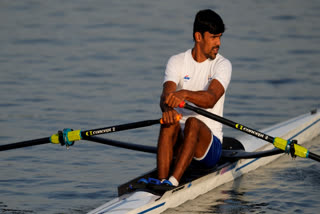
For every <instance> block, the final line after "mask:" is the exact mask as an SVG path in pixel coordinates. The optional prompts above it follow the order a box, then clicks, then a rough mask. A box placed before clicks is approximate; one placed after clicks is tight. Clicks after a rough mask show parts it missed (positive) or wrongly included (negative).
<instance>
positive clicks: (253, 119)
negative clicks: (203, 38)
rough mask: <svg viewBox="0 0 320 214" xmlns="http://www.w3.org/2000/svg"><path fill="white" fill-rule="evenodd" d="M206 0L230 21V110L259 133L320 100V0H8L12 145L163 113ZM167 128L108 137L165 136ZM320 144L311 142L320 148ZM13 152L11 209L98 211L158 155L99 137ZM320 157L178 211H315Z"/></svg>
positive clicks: (265, 171)
mask: <svg viewBox="0 0 320 214" xmlns="http://www.w3.org/2000/svg"><path fill="white" fill-rule="evenodd" d="M203 8H211V9H214V10H216V11H217V12H218V13H219V14H220V15H221V16H222V18H223V19H224V21H225V23H226V26H227V31H226V33H225V34H224V36H223V40H222V42H223V43H222V47H221V51H220V52H221V54H222V55H223V56H225V57H227V58H228V59H230V60H231V62H232V64H233V76H232V82H231V85H230V88H229V89H228V91H227V99H226V104H225V116H226V117H227V118H230V119H232V120H234V121H239V122H241V123H243V124H246V125H248V126H250V127H253V128H256V129H260V128H263V127H266V126H269V125H272V124H274V123H277V122H280V121H283V120H286V119H288V118H291V117H293V116H296V115H298V114H302V113H305V112H307V111H309V110H310V109H313V108H317V107H319V97H320V96H319V93H318V92H319V89H320V87H319V85H320V72H319V67H320V61H319V60H318V59H319V57H320V45H319V44H320V25H319V24H318V23H319V20H320V15H319V14H320V13H319V11H320V3H319V2H318V1H316V0H314V1H312V0H307V1H297V0H291V1H289V0H284V1H259V0H255V1H254V0H244V1H241V3H238V2H237V1H228V2H220V3H216V2H213V1H209V0H204V1H198V2H195V1H187V2H186V1H174V2H172V1H167V0H166V1H146V0H140V1H134V2H131V1H111V0H110V1H98V0H95V1H62V0H60V1H39V0H33V1H31V0H26V1H1V3H0V29H1V33H0V45H1V50H0V130H1V131H0V143H1V144H6V143H13V142H18V141H22V140H30V139H36V138H42V137H47V136H50V135H52V134H54V133H56V132H57V131H58V130H61V129H63V128H73V129H83V130H86V129H92V128H98V127H105V126H109V125H116V124H123V123H128V122H134V121H140V120H144V119H155V118H159V117H160V115H161V114H160V109H159V107H158V103H159V96H160V93H161V86H162V80H163V72H164V69H165V65H166V62H167V60H168V58H169V57H170V56H171V55H173V54H176V53H179V52H182V51H185V50H187V49H189V48H191V47H192V45H193V41H192V23H193V19H194V15H195V13H196V12H197V11H198V10H199V9H203ZM158 128H159V127H158V126H153V127H148V128H144V129H140V130H132V131H125V132H122V133H114V134H110V135H108V137H109V138H112V139H116V140H121V141H127V142H135V143H139V144H143V145H156V140H157V135H158ZM225 134H226V135H231V136H236V135H238V134H239V133H238V132H237V131H234V130H231V129H230V128H225ZM319 140H320V139H319V138H318V139H316V140H314V141H312V142H309V144H307V145H308V146H310V148H311V149H312V150H313V151H315V152H318V153H319V152H320V146H319ZM0 159H1V161H0V169H1V173H0V196H1V197H0V211H1V212H2V213H6V214H7V213H85V212H86V211H89V210H91V209H93V208H95V207H96V206H98V205H100V204H102V203H104V202H105V201H107V200H110V199H111V198H112V197H115V196H116V194H117V193H116V187H117V186H118V185H119V184H121V183H123V182H125V181H126V180H128V179H129V178H132V177H134V176H137V175H140V174H141V173H143V172H145V171H147V170H150V169H152V168H153V167H154V165H155V156H154V155H151V154H141V153H139V152H133V151H127V150H123V149H118V148H112V147H108V146H104V145H99V144H95V143H92V142H86V141H82V142H76V144H75V145H74V146H73V147H72V148H71V149H69V150H66V149H65V148H64V147H60V146H58V145H49V144H47V145H42V146H35V147H30V148H24V149H17V150H12V151H6V152H1V158H0ZM279 163H281V164H279ZM319 167H320V166H319V164H317V163H314V162H312V161H310V160H301V159H299V160H296V161H291V160H290V158H288V157H283V158H282V159H280V161H279V162H276V163H272V164H270V165H268V166H266V167H264V168H262V169H259V170H257V171H255V172H253V173H250V174H248V175H245V176H243V177H242V178H241V179H239V180H237V181H235V182H233V183H228V184H226V185H224V186H222V187H220V188H218V189H217V190H216V191H213V192H210V193H209V194H206V195H204V196H202V197H200V198H199V200H195V201H194V202H192V203H190V204H189V203H188V204H186V205H185V206H182V207H179V208H177V209H174V210H173V211H172V210H171V211H170V210H169V211H168V212H169V213H170V212H175V213H176V212H178V213H179V212H180V213H184V212H186V211H190V212H192V213H200V212H201V213H277V212H278V213H280V212H281V213H283V212H286V213H302V212H303V213H315V211H317V210H319V208H320V207H319V205H318V204H319V199H318V198H319V194H318V193H317V191H316V190H317V189H319V188H317V187H319V179H318V177H319Z"/></svg>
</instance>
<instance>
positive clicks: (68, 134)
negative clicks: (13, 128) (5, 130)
mask: <svg viewBox="0 0 320 214" xmlns="http://www.w3.org/2000/svg"><path fill="white" fill-rule="evenodd" d="M178 119H180V117H179V118H177V120H178ZM160 123H162V119H156V120H144V121H140V122H134V123H127V124H122V125H117V126H109V127H104V128H98V129H92V130H87V131H81V130H75V131H73V130H71V129H64V130H63V131H59V132H58V133H57V134H54V135H52V136H50V137H45V138H39V139H34V140H29V141H22V142H18V143H12V144H6V145H2V146H0V151H5V150H11V149H17V148H22V147H29V146H35V145H41V144H46V143H54V144H61V145H67V146H71V145H72V144H73V142H74V141H78V140H81V139H82V138H87V139H89V138H88V137H90V136H95V135H101V134H106V133H111V132H119V131H123V130H129V129H135V128H141V127H146V126H152V125H155V124H160Z"/></svg>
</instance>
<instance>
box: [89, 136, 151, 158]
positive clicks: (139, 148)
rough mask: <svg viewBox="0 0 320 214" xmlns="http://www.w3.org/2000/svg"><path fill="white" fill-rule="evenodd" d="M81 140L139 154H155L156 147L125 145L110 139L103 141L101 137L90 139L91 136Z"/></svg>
mask: <svg viewBox="0 0 320 214" xmlns="http://www.w3.org/2000/svg"><path fill="white" fill-rule="evenodd" d="M83 140H89V141H93V142H96V143H101V144H105V145H109V146H115V147H119V148H124V149H130V150H135V151H139V152H147V153H152V154H156V153H157V147H153V146H144V145H139V144H132V143H125V142H121V141H116V140H110V139H105V138H101V137H92V136H91V137H88V136H85V137H84V138H83Z"/></svg>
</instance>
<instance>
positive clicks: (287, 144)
mask: <svg viewBox="0 0 320 214" xmlns="http://www.w3.org/2000/svg"><path fill="white" fill-rule="evenodd" d="M179 107H181V108H186V109H189V110H192V111H194V112H196V113H198V114H200V115H203V116H205V117H208V118H211V119H213V120H215V121H218V122H220V123H222V124H224V125H227V126H230V127H232V128H235V129H237V130H240V131H242V132H245V133H247V134H250V135H252V136H255V137H257V138H260V139H262V140H265V141H267V142H269V143H272V144H273V145H274V146H275V147H276V148H278V149H281V150H282V151H285V152H287V153H289V152H290V153H291V155H292V156H293V157H295V156H299V157H302V158H310V159H313V160H316V161H320V156H319V155H316V154H314V153H312V152H310V151H308V149H306V148H304V147H302V146H300V145H298V144H296V143H295V142H294V141H288V140H285V139H282V138H279V137H271V136H269V135H266V134H264V133H261V132H259V131H256V130H254V129H251V128H248V127H246V126H244V125H241V124H239V123H235V122H233V121H231V120H228V119H226V118H223V117H220V116H218V115H215V114H212V113H211V112H208V111H206V110H203V109H201V108H198V107H194V106H191V105H189V104H187V103H184V102H183V103H181V104H180V105H179Z"/></svg>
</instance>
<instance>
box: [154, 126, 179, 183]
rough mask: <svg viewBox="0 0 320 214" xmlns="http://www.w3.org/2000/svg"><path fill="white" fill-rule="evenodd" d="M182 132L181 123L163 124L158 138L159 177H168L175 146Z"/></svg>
mask: <svg viewBox="0 0 320 214" xmlns="http://www.w3.org/2000/svg"><path fill="white" fill-rule="evenodd" d="M179 132H180V124H179V123H176V124H173V125H161V128H160V134H159V139H158V154H157V168H158V178H159V179H160V180H162V179H167V178H168V176H169V171H170V165H171V163H172V159H173V148H174V145H175V144H176V142H177V139H178V135H179Z"/></svg>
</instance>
